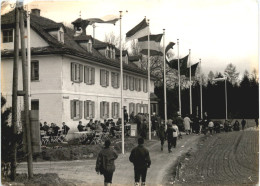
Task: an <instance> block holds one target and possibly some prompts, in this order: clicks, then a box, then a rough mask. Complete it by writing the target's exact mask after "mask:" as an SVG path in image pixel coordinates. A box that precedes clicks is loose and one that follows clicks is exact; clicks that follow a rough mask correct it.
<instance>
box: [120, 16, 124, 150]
mask: <svg viewBox="0 0 260 186" xmlns="http://www.w3.org/2000/svg"><path fill="white" fill-rule="evenodd" d="M119 12H120V42H119V45H120V76H121V77H120V79H121V86H120V89H121V107H122V111H121V118H122V120H121V123H122V154H124V153H125V135H124V134H125V133H124V129H125V120H124V106H123V60H122V11H119Z"/></svg>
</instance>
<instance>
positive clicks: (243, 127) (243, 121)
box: [241, 119, 246, 130]
mask: <svg viewBox="0 0 260 186" xmlns="http://www.w3.org/2000/svg"><path fill="white" fill-rule="evenodd" d="M241 125H242V130H244V129H245V126H246V120H245V119H242V121H241Z"/></svg>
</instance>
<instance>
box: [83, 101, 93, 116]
mask: <svg viewBox="0 0 260 186" xmlns="http://www.w3.org/2000/svg"><path fill="white" fill-rule="evenodd" d="M94 117H95V102H94V101H90V100H87V101H84V118H85V119H91V118H94Z"/></svg>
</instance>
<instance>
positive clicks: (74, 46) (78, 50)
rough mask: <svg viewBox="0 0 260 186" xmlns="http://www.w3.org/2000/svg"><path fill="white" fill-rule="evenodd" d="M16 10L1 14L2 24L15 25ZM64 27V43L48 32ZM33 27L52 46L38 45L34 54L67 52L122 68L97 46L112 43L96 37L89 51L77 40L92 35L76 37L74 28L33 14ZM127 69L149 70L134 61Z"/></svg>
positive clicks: (6, 54) (117, 52)
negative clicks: (138, 65)
mask: <svg viewBox="0 0 260 186" xmlns="http://www.w3.org/2000/svg"><path fill="white" fill-rule="evenodd" d="M24 13H25V11H24ZM14 15H15V14H14V11H11V12H9V13H7V14H5V15H2V16H1V26H10V25H13V26H14V22H15V19H14V18H15V16H14ZM25 19H26V18H25ZM60 27H63V28H64V30H66V31H67V32H65V33H64V43H61V42H59V41H58V40H57V39H56V38H54V37H53V36H52V35H50V34H49V33H48V31H49V29H55V28H60ZM31 28H32V29H33V30H34V31H35V32H37V33H38V34H39V35H40V36H41V37H42V38H43V39H44V40H45V41H46V42H47V43H48V44H49V45H50V46H49V47H37V48H32V51H31V54H32V55H39V54H42V55H47V54H67V55H72V56H77V57H80V58H83V59H88V60H91V61H93V62H96V63H101V64H106V65H109V66H113V67H117V68H120V61H119V60H118V59H115V60H113V59H107V58H106V57H105V56H103V55H101V54H100V53H99V52H98V51H97V50H96V49H95V48H97V49H99V47H101V46H110V45H111V44H109V43H105V42H102V41H99V40H97V39H94V42H95V44H93V48H92V53H90V52H87V50H86V49H84V48H83V47H82V46H80V45H79V44H78V43H77V42H79V41H84V40H89V39H93V38H92V37H91V36H90V35H81V36H77V37H74V36H73V32H72V29H70V28H67V27H65V26H64V25H63V24H62V23H56V22H54V21H52V20H50V19H48V18H45V17H41V16H36V15H33V14H31ZM113 46H114V45H113ZM126 54H127V51H126V50H124V51H123V56H124V55H126ZM116 55H117V56H118V55H120V50H119V49H117V48H116ZM1 56H2V57H12V56H13V51H12V50H9V51H2V52H1ZM123 68H124V69H125V70H128V71H131V72H136V73H140V74H142V75H147V71H146V70H144V69H140V68H138V67H137V65H135V64H134V63H128V64H125V63H124V65H123Z"/></svg>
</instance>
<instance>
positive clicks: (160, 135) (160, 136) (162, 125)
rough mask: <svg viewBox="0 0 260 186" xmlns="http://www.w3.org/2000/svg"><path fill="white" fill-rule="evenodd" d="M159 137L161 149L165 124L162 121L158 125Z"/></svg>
mask: <svg viewBox="0 0 260 186" xmlns="http://www.w3.org/2000/svg"><path fill="white" fill-rule="evenodd" d="M158 133H159V139H160V141H161V151H163V145H164V141H165V124H164V123H163V122H162V124H161V125H160V127H159V132H158Z"/></svg>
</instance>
